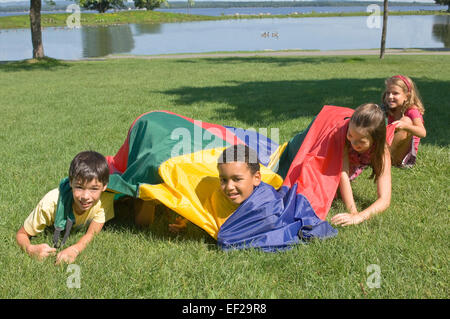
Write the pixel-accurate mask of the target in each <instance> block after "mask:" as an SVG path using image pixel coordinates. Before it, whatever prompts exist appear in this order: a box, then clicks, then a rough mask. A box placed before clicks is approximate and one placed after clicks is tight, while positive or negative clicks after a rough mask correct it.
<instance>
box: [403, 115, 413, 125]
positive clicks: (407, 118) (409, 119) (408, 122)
mask: <svg viewBox="0 0 450 319" xmlns="http://www.w3.org/2000/svg"><path fill="white" fill-rule="evenodd" d="M400 121H402V122H404V123H405V124H409V125H411V124H413V121H412V120H411V118H410V117H408V116H403V117H402V118H401V119H400Z"/></svg>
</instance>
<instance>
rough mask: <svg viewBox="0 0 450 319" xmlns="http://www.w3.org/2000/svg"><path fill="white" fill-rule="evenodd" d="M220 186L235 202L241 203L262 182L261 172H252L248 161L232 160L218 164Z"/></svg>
mask: <svg viewBox="0 0 450 319" xmlns="http://www.w3.org/2000/svg"><path fill="white" fill-rule="evenodd" d="M218 168H219V178H220V188H221V189H222V191H223V193H224V194H225V196H226V197H227V198H228V199H229V200H230V201H231V202H232V203H234V204H237V205H240V204H242V202H243V201H245V200H246V199H247V198H248V197H249V196H250V195H251V194H252V193H253V189H254V188H255V186H258V185H259V184H260V183H261V173H260V172H259V171H258V172H256V173H255V174H252V172H251V171H250V168H249V167H248V165H247V163H244V162H230V163H222V164H219V165H218Z"/></svg>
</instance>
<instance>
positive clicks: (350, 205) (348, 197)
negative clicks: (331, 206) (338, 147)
mask: <svg viewBox="0 0 450 319" xmlns="http://www.w3.org/2000/svg"><path fill="white" fill-rule="evenodd" d="M348 175H349V162H348V153H347V151H346V150H345V151H344V156H343V163H342V172H341V177H340V180H339V191H340V193H341V197H342V201H343V202H344V204H345V207H346V208H347V211H348V212H349V213H350V214H355V213H358V210H357V208H356V204H355V200H354V198H353V191H352V185H351V184H350V177H349V176H348Z"/></svg>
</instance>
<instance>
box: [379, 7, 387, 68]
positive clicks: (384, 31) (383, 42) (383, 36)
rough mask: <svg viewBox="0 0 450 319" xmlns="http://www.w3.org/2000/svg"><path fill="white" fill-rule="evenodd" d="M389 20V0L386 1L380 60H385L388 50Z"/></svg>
mask: <svg viewBox="0 0 450 319" xmlns="http://www.w3.org/2000/svg"><path fill="white" fill-rule="evenodd" d="M387 20H388V0H384V11H383V31H382V32H381V48H380V59H382V58H384V51H385V49H386V31H387Z"/></svg>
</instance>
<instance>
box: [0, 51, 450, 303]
mask: <svg viewBox="0 0 450 319" xmlns="http://www.w3.org/2000/svg"><path fill="white" fill-rule="evenodd" d="M449 64H450V56H420V55H417V56H387V57H386V58H385V59H384V60H383V61H380V60H379V59H378V58H377V57H375V56H364V57H361V56H343V57H246V58H201V59H178V60H177V59H167V60H164V59H159V60H144V59H126V60H123V59H117V60H114V59H112V60H106V61H79V62H63V61H56V60H47V61H44V62H41V63H35V64H30V63H27V62H12V63H4V64H0V96H1V111H2V112H1V113H2V115H1V117H0V161H1V167H2V169H1V170H0V183H1V188H0V198H1V200H0V241H1V242H2V253H1V255H0V268H1V271H0V298H449V297H450V294H449V258H448V256H449V240H448V239H449V210H450V203H449V201H448V194H449V179H448V176H449V173H450V170H449V168H450V165H449V155H450V154H449V150H450V146H449V140H448V138H449V136H450V131H449V114H450V111H449V109H448V102H447V101H448V100H449V99H450V91H449V90H448V88H449V87H450V71H449V68H448V65H449ZM394 74H407V75H409V76H411V77H412V78H413V79H414V80H415V81H416V84H417V86H418V88H419V90H420V93H421V95H422V97H423V101H424V104H425V107H426V113H425V125H426V128H427V133H428V135H427V137H426V139H424V140H423V141H422V143H421V146H420V148H419V156H418V162H417V165H416V166H415V167H414V168H413V169H411V170H401V169H393V172H392V177H393V193H392V203H391V207H390V208H389V209H388V210H387V211H385V212H384V213H383V214H381V215H379V216H377V217H375V218H373V219H371V220H369V221H367V222H365V223H363V224H361V225H358V226H354V227H347V228H339V235H338V236H337V237H336V238H333V239H330V240H326V241H314V242H311V243H310V244H308V245H303V244H302V245H298V246H296V247H294V248H293V249H292V250H290V251H286V252H281V253H263V252H260V251H256V250H250V251H234V252H222V251H221V250H219V249H218V248H217V247H216V245H215V242H214V240H213V239H211V238H210V237H209V236H208V235H207V234H206V233H205V232H203V231H202V230H201V229H199V228H197V227H196V226H194V225H192V224H191V225H189V227H188V229H187V231H186V232H185V233H182V234H180V235H173V234H171V233H169V232H168V229H167V223H168V220H170V219H173V218H174V216H173V215H172V214H169V215H168V214H163V213H160V214H158V216H159V218H158V219H157V221H156V222H155V224H154V225H153V226H152V227H150V229H144V230H143V229H138V228H136V227H135V226H133V224H132V222H131V221H130V220H129V219H127V218H121V219H117V220H114V221H112V222H110V223H109V224H107V225H105V227H104V230H103V231H102V232H101V234H100V235H98V236H97V237H96V238H95V239H94V241H93V242H92V243H91V245H89V246H88V248H87V249H86V250H85V251H83V252H82V254H81V255H80V256H79V258H78V259H77V260H76V264H77V265H78V266H79V267H80V275H81V288H79V289H77V288H68V286H67V280H68V279H69V276H70V275H71V273H70V272H67V271H68V266H67V265H64V266H54V265H53V263H54V260H55V259H54V258H50V259H48V260H46V261H44V262H39V261H37V260H34V259H32V258H30V257H28V256H27V255H26V254H24V253H23V252H22V251H21V250H20V249H19V248H18V246H17V245H16V243H15V233H16V231H17V230H18V229H19V228H20V227H21V225H22V223H23V221H24V220H25V218H26V217H27V216H28V214H29V213H30V212H31V210H32V209H33V208H34V207H35V205H36V204H37V202H38V201H39V200H40V199H41V197H42V196H43V195H44V194H45V193H46V192H47V191H49V190H50V189H52V188H54V187H56V186H57V185H58V182H59V181H60V179H61V178H63V177H65V176H66V175H67V171H68V166H69V163H70V161H71V159H72V158H73V156H74V155H75V154H76V153H78V152H80V151H82V150H86V149H93V150H97V151H99V152H101V153H103V154H105V155H114V154H115V153H116V151H117V150H118V148H119V147H120V146H121V145H122V143H123V141H124V140H125V137H126V134H127V130H128V128H129V126H130V124H131V123H132V121H133V120H134V119H135V118H136V117H137V116H138V115H140V114H141V113H143V112H147V111H150V110H158V109H166V110H170V111H173V112H176V113H180V114H182V115H185V116H188V117H192V118H195V119H201V120H203V121H207V122H212V123H218V124H224V125H231V126H235V127H243V128H250V127H253V128H279V132H280V142H283V141H287V140H288V139H289V138H291V137H292V136H293V135H294V134H295V133H296V132H298V131H300V130H303V129H305V128H306V126H307V125H308V123H309V122H310V121H311V119H312V118H313V116H314V115H316V114H317V113H318V112H319V111H320V109H321V107H322V106H323V105H325V104H333V105H339V106H347V107H352V108H355V107H357V106H358V105H360V104H362V103H365V102H380V96H381V93H382V90H383V87H384V79H385V78H387V77H389V76H392V75H394ZM368 173H369V172H365V173H364V174H363V175H362V176H360V177H359V178H358V179H357V180H356V181H355V183H354V186H353V188H354V192H355V197H356V201H357V204H358V205H359V207H360V208H363V207H366V206H367V205H368V204H369V203H371V202H373V201H374V199H375V198H376V188H375V185H374V184H373V182H372V181H371V180H369V179H368V176H369V174H368ZM344 210H345V209H344V205H343V204H342V202H340V201H336V202H335V203H333V206H332V208H331V211H330V214H329V218H330V217H331V216H333V215H334V214H336V213H339V212H343V211H344ZM122 211H123V210H122ZM82 233H83V232H78V233H75V234H74V235H73V236H71V238H69V243H68V244H69V245H70V244H72V243H75V242H76V241H77V240H78V239H79V238H80V237H81V235H82ZM51 236H52V234H51V232H48V233H46V234H44V235H41V236H38V237H36V238H35V239H33V243H43V242H46V243H50V242H51ZM372 264H376V265H378V266H379V267H380V271H381V272H380V279H381V282H380V288H370V287H369V285H368V284H367V281H368V279H369V281H370V278H369V277H370V276H371V275H372V272H369V274H368V273H367V267H369V265H372Z"/></svg>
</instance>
